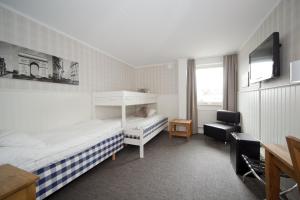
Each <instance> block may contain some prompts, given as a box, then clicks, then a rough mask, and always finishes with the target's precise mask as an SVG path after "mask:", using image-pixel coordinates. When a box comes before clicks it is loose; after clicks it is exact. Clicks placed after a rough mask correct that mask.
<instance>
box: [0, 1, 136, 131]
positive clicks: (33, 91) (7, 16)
mask: <svg viewBox="0 0 300 200" xmlns="http://www.w3.org/2000/svg"><path fill="white" fill-rule="evenodd" d="M87 31H88V30H87ZM0 40H1V41H5V42H9V43H12V44H15V45H19V46H22V47H26V48H29V49H33V50H36V51H40V52H43V53H47V54H51V55H55V56H59V57H62V58H65V59H69V60H73V61H78V62H79V86H73V85H65V84H56V83H45V82H38V81H26V80H16V79H5V78H0V97H1V98H0V129H19V130H29V131H41V130H44V129H51V128H57V127H61V126H66V125H69V124H72V123H76V122H79V121H84V120H89V119H91V117H92V112H93V109H92V108H91V102H92V100H91V92H92V91H108V90H133V89H135V79H134V78H135V74H134V70H135V69H134V68H132V67H131V66H128V65H127V64H125V63H123V62H120V61H119V60H116V59H114V58H113V57H111V56H108V55H105V54H104V53H102V52H100V51H98V50H96V49H94V48H92V47H89V46H87V45H85V44H83V43H81V42H79V41H77V40H75V39H72V38H70V37H68V36H66V35H64V34H62V33H58V32H57V31H55V30H53V29H51V28H49V27H46V26H44V25H41V24H40V23H38V22H35V21H33V20H31V19H29V18H27V17H24V16H22V15H20V14H18V13H16V12H14V11H12V10H10V9H7V8H4V7H1V6H0ZM99 112H101V113H102V114H103V113H104V114H105V111H102V110H100V111H99Z"/></svg>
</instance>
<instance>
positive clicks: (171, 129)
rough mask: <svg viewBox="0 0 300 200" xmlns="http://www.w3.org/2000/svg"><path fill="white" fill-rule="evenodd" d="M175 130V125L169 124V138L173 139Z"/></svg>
mask: <svg viewBox="0 0 300 200" xmlns="http://www.w3.org/2000/svg"><path fill="white" fill-rule="evenodd" d="M173 131H174V125H173V124H169V139H172V132H173Z"/></svg>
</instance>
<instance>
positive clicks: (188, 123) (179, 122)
mask: <svg viewBox="0 0 300 200" xmlns="http://www.w3.org/2000/svg"><path fill="white" fill-rule="evenodd" d="M178 126H179V127H185V131H179V130H177V129H176V127H178ZM191 135H192V120H185V119H173V120H171V121H170V122H169V138H172V136H178V137H186V138H188V139H189V138H190V137H191Z"/></svg>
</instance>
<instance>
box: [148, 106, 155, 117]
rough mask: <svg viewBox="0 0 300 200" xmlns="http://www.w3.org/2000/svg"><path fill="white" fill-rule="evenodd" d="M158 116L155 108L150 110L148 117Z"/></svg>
mask: <svg viewBox="0 0 300 200" xmlns="http://www.w3.org/2000/svg"><path fill="white" fill-rule="evenodd" d="M155 114H156V110H155V109H154V108H149V110H148V113H147V117H152V116H154V115H155Z"/></svg>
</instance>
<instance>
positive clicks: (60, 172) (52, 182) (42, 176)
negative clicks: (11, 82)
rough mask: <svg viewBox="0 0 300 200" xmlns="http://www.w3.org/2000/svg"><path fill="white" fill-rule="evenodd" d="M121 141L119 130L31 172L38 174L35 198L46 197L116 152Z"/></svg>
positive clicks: (122, 140) (122, 136)
mask: <svg viewBox="0 0 300 200" xmlns="http://www.w3.org/2000/svg"><path fill="white" fill-rule="evenodd" d="M123 143H124V133H123V132H119V133H118V134H117V135H115V136H113V137H110V138H107V139H105V140H103V141H101V142H99V143H98V144H96V145H94V146H92V147H90V148H88V149H86V150H84V151H82V152H79V153H77V154H76V155H73V156H70V157H68V158H66V159H63V160H60V161H58V162H56V163H53V164H50V165H48V166H45V167H43V168H40V169H38V170H36V171H34V172H33V173H34V174H36V175H38V176H39V180H38V182H37V188H36V197H37V199H38V200H39V199H44V198H46V197H47V196H49V195H50V194H52V193H54V192H55V191H57V190H58V189H60V188H62V187H63V186H65V185H66V184H68V183H70V182H71V181H72V180H74V179H76V178H77V177H79V176H80V175H82V174H83V173H85V172H87V171H88V170H90V169H91V168H93V167H94V166H96V165H97V164H99V163H101V162H102V161H103V160H105V159H107V158H108V157H110V156H111V155H112V154H114V153H116V152H118V151H119V150H121V149H122V148H123Z"/></svg>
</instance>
